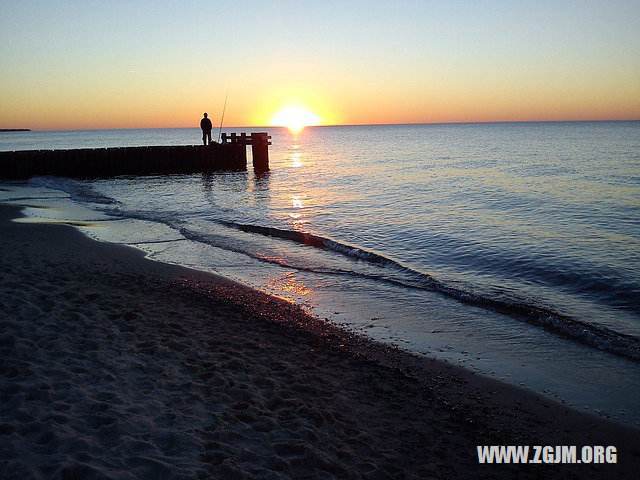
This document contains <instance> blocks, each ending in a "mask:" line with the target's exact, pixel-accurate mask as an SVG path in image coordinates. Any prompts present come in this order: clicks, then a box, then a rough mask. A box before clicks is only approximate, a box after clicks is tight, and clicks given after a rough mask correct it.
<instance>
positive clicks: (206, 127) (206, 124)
mask: <svg viewBox="0 0 640 480" xmlns="http://www.w3.org/2000/svg"><path fill="white" fill-rule="evenodd" d="M207 117H208V115H207V114H206V113H205V114H204V118H203V119H202V120H200V128H201V129H202V143H204V144H205V145H206V144H207V139H208V140H209V145H211V129H212V128H213V125H211V120H209V119H208V118H207Z"/></svg>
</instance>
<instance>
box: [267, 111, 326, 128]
mask: <svg viewBox="0 0 640 480" xmlns="http://www.w3.org/2000/svg"><path fill="white" fill-rule="evenodd" d="M318 123H320V117H319V116H318V115H316V114H315V113H313V112H311V111H309V110H307V109H306V108H304V107H301V106H298V105H289V106H286V107H283V108H282V109H280V111H278V112H277V113H276V114H275V115H274V116H273V118H272V119H271V125H273V126H276V127H287V128H288V129H289V130H290V131H291V132H292V133H299V132H300V131H301V130H302V129H303V128H304V127H308V126H311V125H317V124H318Z"/></svg>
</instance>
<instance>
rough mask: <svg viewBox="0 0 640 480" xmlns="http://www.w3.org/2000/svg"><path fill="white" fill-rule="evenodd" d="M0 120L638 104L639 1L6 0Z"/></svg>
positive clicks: (488, 113)
mask: <svg viewBox="0 0 640 480" xmlns="http://www.w3.org/2000/svg"><path fill="white" fill-rule="evenodd" d="M0 68H1V71H2V74H1V75H0V128H12V127H13V128H17V127H26V128H33V129H80V128H87V129H89V128H135V127H189V126H197V125H198V122H199V119H200V116H201V114H202V112H204V111H208V112H209V113H210V115H211V116H212V117H213V120H214V123H216V122H217V121H218V120H219V116H220V112H221V111H222V105H223V102H224V98H225V93H226V92H228V107H227V112H226V118H225V124H227V125H229V126H250V125H269V124H270V123H271V122H272V119H273V118H274V115H276V114H277V113H278V111H279V110H281V109H282V108H284V107H287V106H288V107H291V106H294V107H295V106H299V107H301V108H304V109H308V110H309V111H310V112H312V113H313V114H314V115H315V116H317V117H318V118H319V123H322V124H370V123H423V122H424V123H430V122H468V121H508V120H580V119H583V120H584V119H640V1H638V0H627V1H618V0H613V1H601V2H596V1H575V2H568V1H544V0H543V1H538V2H530V1H527V2H525V1H522V2H520V1H514V0H511V1H467V2H454V1H452V2H449V1H415V2H414V1H404V2H372V1H365V2H356V1H347V2H332V1H322V2H320V1H318V2H307V1H277V2H276V1H274V2H252V1H242V2H229V1H214V0H208V1H197V2H195V1H194V2H182V1H175V2H165V1H131V2H127V1H113V2H106V1H91V0H90V1H88V0H83V1H60V2H53V1H50V2H35V1H22V0H21V1H3V2H2V13H1V14H0Z"/></svg>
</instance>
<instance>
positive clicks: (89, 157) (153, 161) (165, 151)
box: [0, 132, 271, 179]
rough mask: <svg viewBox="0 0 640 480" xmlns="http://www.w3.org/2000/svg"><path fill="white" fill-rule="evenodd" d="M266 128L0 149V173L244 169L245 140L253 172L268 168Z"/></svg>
mask: <svg viewBox="0 0 640 480" xmlns="http://www.w3.org/2000/svg"><path fill="white" fill-rule="evenodd" d="M270 139H271V137H270V136H269V135H268V134H267V133H266V132H260V133H251V134H246V133H241V134H239V135H238V134H235V133H232V134H227V133H224V134H222V143H212V144H210V145H206V146H204V145H184V146H182V145H180V146H152V147H115V148H80V149H73V150H22V151H14V152H0V178H4V179H24V178H29V177H33V176H41V175H53V176H62V177H75V178H103V177H115V176H119V175H161V174H174V173H176V174H177V173H196V172H212V171H219V170H232V171H233V170H235V171H242V170H246V169H247V148H246V147H247V146H251V152H252V157H253V168H254V170H255V171H256V172H258V173H261V172H266V171H268V170H269V145H271V141H270Z"/></svg>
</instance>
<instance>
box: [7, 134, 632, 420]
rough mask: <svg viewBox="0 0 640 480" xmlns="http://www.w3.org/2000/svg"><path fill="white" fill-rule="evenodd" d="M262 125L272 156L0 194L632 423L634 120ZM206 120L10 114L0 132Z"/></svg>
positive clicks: (108, 237) (32, 184) (153, 139)
mask: <svg viewBox="0 0 640 480" xmlns="http://www.w3.org/2000/svg"><path fill="white" fill-rule="evenodd" d="M225 130H226V131H229V132H231V131H238V132H239V131H247V132H250V131H264V130H265V129H264V128H263V129H225ZM266 130H268V131H269V133H270V134H271V135H272V137H273V140H272V142H273V146H272V147H271V150H270V157H271V171H270V172H269V173H267V174H263V175H256V174H254V173H253V172H252V171H249V172H233V173H215V174H206V175H200V174H198V175H175V176H149V177H120V178H115V179H99V180H71V179H64V178H53V177H40V178H33V179H31V180H29V181H28V182H2V183H0V187H1V188H2V190H1V191H0V201H8V202H11V203H17V204H22V205H26V209H25V211H26V213H27V215H28V216H29V219H30V221H55V222H71V223H74V224H76V226H77V227H78V228H79V229H80V230H81V231H83V232H84V233H86V234H87V235H89V236H91V237H92V238H96V239H98V240H101V241H108V242H115V243H122V244H127V245H132V246H135V247H137V248H140V249H142V250H144V251H145V252H146V254H147V255H148V257H149V258H151V259H154V260H158V261H163V262H169V263H174V264H180V265H184V266H188V267H192V268H196V269H199V270H205V271H210V272H214V273H217V274H220V275H223V276H225V277H229V278H231V279H234V280H237V281H239V282H241V283H244V284H247V285H249V286H252V287H254V288H257V289H259V290H262V291H265V292H268V293H271V294H274V295H277V296H279V297H283V298H286V299H288V300H290V301H292V302H296V303H298V304H300V305H301V306H303V307H304V308H305V309H307V310H309V311H310V312H311V313H313V314H315V315H317V316H319V317H321V318H327V319H329V320H331V321H332V322H335V323H337V324H340V325H343V326H344V327H345V328H348V329H351V330H354V331H357V332H359V333H362V334H365V335H367V336H369V337H371V338H373V339H376V340H379V341H382V342H388V343H392V344H395V345H398V346H399V347H401V348H404V349H407V350H410V351H413V352H415V353H417V354H420V355H426V356H429V357H435V358H438V359H441V360H445V361H447V362H450V363H452V364H455V365H460V366H462V367H465V368H468V369H471V370H473V371H476V372H478V373H481V374H483V375H488V376H491V377H493V378H497V379H499V380H502V381H505V382H508V383H511V384H514V385H518V386H521V387H524V388H527V389H530V390H532V391H535V392H537V393H540V394H543V395H545V396H548V397H551V398H554V399H556V400H558V401H561V402H565V403H568V404H570V405H572V406H574V407H576V408H578V409H582V410H587V411H590V412H594V413H596V414H600V415H604V416H609V417H611V418H614V419H616V420H618V421H623V422H628V423H632V424H635V425H636V426H638V425H640V408H639V407H640V401H639V400H638V399H639V398H640V122H576V123H572V122H558V123H551V122H543V123H495V124H448V125H393V126H343V127H308V128H306V129H304V130H303V131H302V132H301V133H300V134H298V135H294V134H292V133H290V132H289V131H288V130H286V129H281V128H268V129H266ZM199 140H200V133H199V130H198V129H147V130H104V131H68V132H20V133H18V132H16V133H0V150H22V149H49V148H80V147H107V146H128V145H180V144H194V143H198V142H199Z"/></svg>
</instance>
